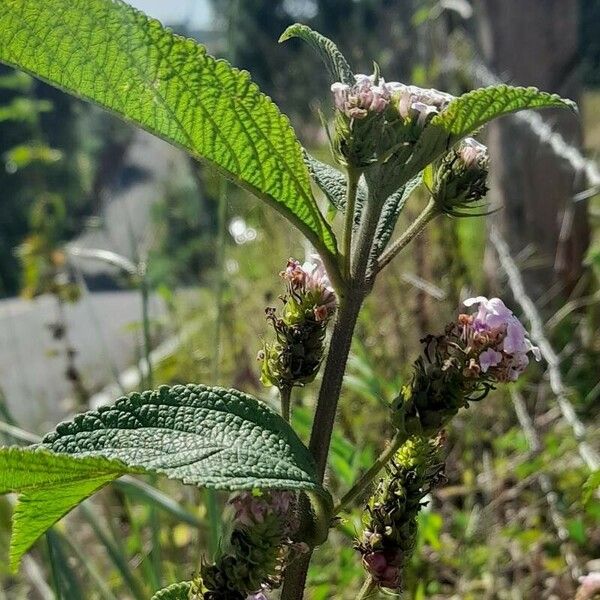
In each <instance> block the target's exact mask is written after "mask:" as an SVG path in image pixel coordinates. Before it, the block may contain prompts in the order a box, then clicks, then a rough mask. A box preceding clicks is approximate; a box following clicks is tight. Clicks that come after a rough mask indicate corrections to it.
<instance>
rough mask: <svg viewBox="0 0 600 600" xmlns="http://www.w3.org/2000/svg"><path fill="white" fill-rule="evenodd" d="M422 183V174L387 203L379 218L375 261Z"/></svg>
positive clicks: (374, 243) (374, 250) (394, 194)
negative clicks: (409, 199)
mask: <svg viewBox="0 0 600 600" xmlns="http://www.w3.org/2000/svg"><path fill="white" fill-rule="evenodd" d="M422 181H423V176H422V175H421V174H419V175H417V176H416V177H413V178H412V179H411V180H410V181H409V182H408V183H407V184H406V185H405V186H404V187H403V188H400V189H399V190H398V191H397V192H395V193H393V194H392V195H391V196H390V197H389V198H388V199H387V200H386V201H385V204H384V205H383V210H382V211H381V215H380V217H379V223H378V224H377V231H376V233H375V239H374V240H373V250H372V258H373V259H375V260H377V258H379V256H381V253H382V252H383V251H384V250H385V248H386V246H387V245H388V243H389V241H390V238H391V237H392V234H393V233H394V229H395V227H396V223H397V222H398V217H399V216H400V213H401V212H402V209H403V208H404V205H405V204H406V201H407V200H408V198H409V196H410V195H411V194H412V193H413V192H414V191H415V189H416V188H417V187H419V185H421V182H422Z"/></svg>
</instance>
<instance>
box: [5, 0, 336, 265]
mask: <svg viewBox="0 0 600 600" xmlns="http://www.w3.org/2000/svg"><path fill="white" fill-rule="evenodd" d="M0 61H2V62H5V63H7V64H9V65H12V66H15V67H18V68H20V69H22V70H24V71H27V72H29V73H31V74H32V75H35V76H36V77H39V78H41V79H43V80H45V81H47V82H49V83H51V84H53V85H56V86H58V87H60V88H62V89H64V90H66V91H68V92H70V93H72V94H74V95H76V96H79V97H81V98H84V99H86V100H90V101H93V102H95V103H97V104H99V105H100V106H103V107H104V108H107V109H109V110H111V111H113V112H115V113H117V114H118V115H120V116H121V117H123V118H125V119H127V120H129V121H133V122H134V123H136V124H138V125H140V126H141V127H143V128H144V129H146V130H148V131H150V132H151V133H154V134H155V135H158V136H159V137H162V138H163V139H165V140H167V141H169V142H171V143H173V144H175V145H177V146H180V147H182V148H183V149H185V150H187V151H188V152H189V153H190V154H191V155H192V156H195V157H196V158H199V159H203V160H206V161H208V162H210V163H212V164H213V165H215V166H216V167H217V168H218V169H219V170H220V171H221V172H222V173H223V174H225V175H227V176H229V177H230V178H231V179H233V180H234V181H235V182H236V183H237V184H239V185H240V186H241V187H244V188H246V189H247V190H249V191H250V192H252V193H254V194H255V195H256V196H258V197H259V198H262V199H263V200H266V201H267V202H269V203H270V204H271V205H272V206H273V207H275V208H276V209H277V210H278V211H279V212H281V213H282V214H283V215H284V216H286V217H287V218H288V219H289V220H290V221H291V222H292V223H294V224H295V225H296V226H297V227H298V228H299V229H300V230H301V231H302V232H303V233H304V234H305V235H306V236H307V237H308V238H309V239H310V241H311V242H312V243H313V244H314V245H315V246H316V247H317V248H318V250H319V252H321V253H323V254H325V255H327V254H331V255H335V254H336V253H337V250H336V243H335V238H334V236H333V233H332V231H331V229H330V227H329V225H328V224H327V222H326V221H325V219H324V217H323V216H322V215H321V213H320V211H319V209H318V207H317V204H316V202H315V200H314V198H313V196H312V194H311V189H310V183H309V177H308V172H307V170H306V167H305V165H304V161H303V158H302V150H301V147H300V144H299V142H298V140H297V139H296V136H295V134H294V131H293V129H292V127H291V125H290V123H289V120H288V119H287V117H285V116H284V115H282V114H281V113H280V112H279V110H278V108H277V107H276V106H275V104H274V103H273V102H272V101H271V99H270V98H268V97H267V96H265V95H264V94H262V93H261V92H260V90H259V89H258V88H257V86H256V85H255V84H254V83H253V82H252V81H251V80H250V76H249V75H248V73H246V72H244V71H239V70H237V69H234V68H233V67H231V66H230V65H229V64H228V63H227V62H225V61H223V60H215V59H214V58H213V57H211V56H209V55H207V54H206V51H205V48H204V47H203V46H200V45H199V44H197V43H196V42H194V41H193V40H190V39H185V38H182V37H180V36H177V35H174V34H173V33H172V32H171V31H169V30H168V29H165V28H163V27H162V26H161V25H160V24H159V23H158V22H157V21H154V20H151V19H149V18H147V17H146V16H145V15H144V14H143V13H141V12H139V11H137V10H135V9H133V8H132V7H130V6H129V5H127V4H125V2H123V1H122V0H44V1H43V2H39V1H38V0H3V2H2V9H1V10H0ZM323 258H324V260H325V261H326V262H327V258H328V256H324V257H323Z"/></svg>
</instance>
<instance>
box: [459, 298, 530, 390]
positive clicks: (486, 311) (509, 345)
mask: <svg viewBox="0 0 600 600" xmlns="http://www.w3.org/2000/svg"><path fill="white" fill-rule="evenodd" d="M464 304H465V306H478V307H479V308H478V310H477V313H476V314H475V315H473V316H470V317H466V316H465V318H464V319H463V320H462V322H461V325H462V328H463V329H462V335H463V339H464V340H465V341H466V342H467V343H468V344H469V347H470V348H471V350H473V351H475V350H477V349H478V348H482V350H481V351H480V354H479V365H480V367H481V371H482V372H483V373H488V372H489V373H490V374H491V375H493V376H494V377H495V378H496V379H497V380H498V381H516V379H517V378H518V377H519V375H520V374H521V373H522V372H523V371H524V370H525V369H526V367H527V365H528V364H529V358H528V356H527V354H528V353H529V352H531V353H532V354H533V356H534V357H535V359H536V360H540V359H541V354H540V351H539V348H537V346H534V345H533V344H532V343H531V340H530V339H529V337H528V334H527V330H526V329H525V327H523V324H522V323H521V321H519V319H517V317H516V316H515V315H514V314H513V312H512V311H511V310H510V309H509V308H507V306H506V305H505V304H504V302H502V300H500V298H490V299H489V300H488V299H487V298H486V297H485V296H477V297H475V298H468V299H467V300H465V301H464Z"/></svg>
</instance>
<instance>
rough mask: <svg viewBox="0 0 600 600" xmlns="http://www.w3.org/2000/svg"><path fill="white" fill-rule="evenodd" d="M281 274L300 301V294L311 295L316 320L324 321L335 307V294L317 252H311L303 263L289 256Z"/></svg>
mask: <svg viewBox="0 0 600 600" xmlns="http://www.w3.org/2000/svg"><path fill="white" fill-rule="evenodd" d="M281 276H282V277H283V278H284V279H285V280H287V282H288V284H289V286H290V292H291V293H292V294H293V295H294V296H295V297H296V298H298V299H299V300H300V301H302V297H301V296H302V295H305V294H306V295H308V294H310V296H311V301H314V303H315V306H314V309H313V312H314V316H315V320H316V321H319V322H321V321H326V320H327V318H328V317H330V316H331V315H332V314H333V312H334V311H335V309H336V307H337V296H336V294H335V291H334V290H333V287H332V285H331V282H330V280H329V276H328V275H327V271H326V270H325V266H324V265H323V262H322V261H321V258H320V257H319V255H318V254H312V255H311V256H310V258H309V260H308V261H306V262H305V263H304V264H303V265H300V262H299V261H297V260H295V259H293V258H290V259H289V260H288V263H287V266H286V268H285V270H284V271H282V272H281Z"/></svg>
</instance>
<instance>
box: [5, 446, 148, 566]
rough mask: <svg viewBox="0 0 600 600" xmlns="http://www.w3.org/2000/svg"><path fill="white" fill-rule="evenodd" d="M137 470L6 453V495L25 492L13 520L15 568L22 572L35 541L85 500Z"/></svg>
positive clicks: (21, 451) (27, 451)
mask: <svg viewBox="0 0 600 600" xmlns="http://www.w3.org/2000/svg"><path fill="white" fill-rule="evenodd" d="M137 471H139V470H137V469H129V468H128V467H126V466H125V465H124V464H123V463H121V462H118V461H115V460H107V459H106V458H100V457H94V458H83V459H82V458H76V457H72V456H61V455H56V454H52V453H51V452H44V451H41V450H35V449H31V448H0V493H2V494H6V493H7V492H19V493H20V495H19V498H18V501H17V505H16V507H15V512H14V516H13V532H12V538H11V544H10V566H11V568H12V569H13V570H16V569H17V567H18V564H19V561H20V560H21V557H22V556H23V554H25V552H27V550H29V548H31V546H32V545H33V544H34V542H35V541H36V540H37V539H38V538H39V537H40V536H41V535H42V534H43V533H44V532H45V531H47V530H48V529H49V528H50V527H51V526H52V525H54V523H56V522H57V521H58V520H59V519H61V518H62V517H63V516H64V515H66V514H67V513H68V512H69V511H70V510H71V509H73V508H74V507H75V506H77V505H78V504H79V503H81V502H82V501H83V500H85V498H87V497H88V496H91V495H92V494H93V493H94V492H96V491H98V490H99V489H100V488H102V487H103V486H105V485H106V484H107V483H109V482H111V481H112V480H113V479H116V478H117V477H120V476H121V475H123V474H124V473H127V472H137Z"/></svg>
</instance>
